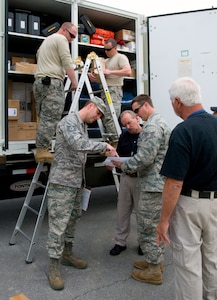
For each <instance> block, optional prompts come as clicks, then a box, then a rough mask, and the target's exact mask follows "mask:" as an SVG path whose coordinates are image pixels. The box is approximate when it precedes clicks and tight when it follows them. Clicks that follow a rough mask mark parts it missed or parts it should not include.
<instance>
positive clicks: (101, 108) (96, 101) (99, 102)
mask: <svg viewBox="0 0 217 300" xmlns="http://www.w3.org/2000/svg"><path fill="white" fill-rule="evenodd" d="M90 101H91V102H93V103H94V104H96V106H97V108H98V110H99V111H100V112H101V113H102V114H103V115H104V114H105V111H106V105H105V103H104V101H103V100H102V99H101V98H99V97H97V96H95V97H94V98H93V99H91V100H90Z"/></svg>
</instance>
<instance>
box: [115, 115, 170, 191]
mask: <svg viewBox="0 0 217 300" xmlns="http://www.w3.org/2000/svg"><path fill="white" fill-rule="evenodd" d="M170 133H171V130H170V128H169V126H168V125H167V124H166V122H165V121H164V120H163V119H162V117H161V116H160V114H159V113H157V112H154V113H153V114H152V115H151V116H150V117H149V118H148V120H147V122H144V125H143V129H142V131H141V133H140V135H139V138H138V143H137V153H136V154H135V155H134V156H133V157H132V158H130V159H129V160H128V161H127V162H125V163H123V164H122V165H121V169H122V171H123V172H130V173H134V172H138V183H139V188H140V190H141V191H144V192H162V189H163V185H164V179H165V178H164V177H163V176H161V175H160V174H159V172H160V169H161V165H162V163H163V160H164V157H165V154H166V150H167V147H168V141H169V137H170Z"/></svg>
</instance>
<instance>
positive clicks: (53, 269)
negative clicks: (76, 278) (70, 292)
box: [48, 258, 64, 290]
mask: <svg viewBox="0 0 217 300" xmlns="http://www.w3.org/2000/svg"><path fill="white" fill-rule="evenodd" d="M48 279H49V283H50V287H51V288H52V289H54V290H62V289H64V283H63V280H62V278H61V274H60V265H59V259H57V258H50V265H49V269H48Z"/></svg>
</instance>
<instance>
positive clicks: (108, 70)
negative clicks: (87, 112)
mask: <svg viewBox="0 0 217 300" xmlns="http://www.w3.org/2000/svg"><path fill="white" fill-rule="evenodd" d="M104 50H105V53H106V56H107V58H106V59H105V69H103V73H104V75H105V79H106V83H107V86H108V89H109V93H110V96H111V99H112V103H113V106H114V110H115V113H116V116H117V118H119V116H120V113H121V100H122V97H123V84H124V77H128V76H131V72H132V70H131V66H130V62H129V59H128V57H127V56H126V55H124V54H122V53H118V50H117V42H116V40H115V39H108V40H107V41H106V42H105V48H104ZM89 78H90V80H91V81H96V77H95V75H94V73H90V74H89ZM101 98H102V99H103V100H104V102H105V104H106V112H105V115H104V116H103V118H102V123H103V125H104V127H105V132H106V133H109V137H108V138H109V140H110V141H111V144H112V145H115V146H117V143H118V139H119V136H118V134H117V130H116V128H115V126H114V122H113V120H112V117H111V112H110V108H109V104H108V101H107V99H106V96H105V93H102V94H101Z"/></svg>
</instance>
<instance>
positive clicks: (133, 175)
mask: <svg viewBox="0 0 217 300" xmlns="http://www.w3.org/2000/svg"><path fill="white" fill-rule="evenodd" d="M125 174H126V175H127V176H130V177H137V173H127V172H125Z"/></svg>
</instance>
